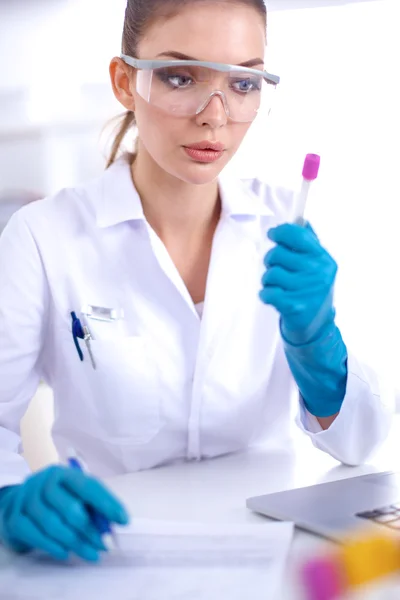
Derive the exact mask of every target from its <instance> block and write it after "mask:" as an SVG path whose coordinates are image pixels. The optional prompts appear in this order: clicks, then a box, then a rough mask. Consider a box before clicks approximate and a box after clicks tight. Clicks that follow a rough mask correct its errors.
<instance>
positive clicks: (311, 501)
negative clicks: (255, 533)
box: [246, 471, 400, 542]
mask: <svg viewBox="0 0 400 600" xmlns="http://www.w3.org/2000/svg"><path fill="white" fill-rule="evenodd" d="M246 503H247V507H248V508H249V509H250V510H252V511H254V512H256V513H259V514H262V515H265V516H267V517H271V518H273V519H278V520H281V521H292V522H294V524H295V525H296V527H298V528H300V529H305V530H306V531H311V532H312V533H316V534H318V535H321V536H323V537H325V538H328V539H329V540H332V541H335V542H340V541H342V540H343V537H344V536H346V535H348V534H349V532H353V531H356V530H357V529H360V528H364V529H365V526H366V525H367V524H368V525H370V526H371V527H374V528H380V529H381V531H382V528H384V529H385V530H386V531H387V532H389V531H390V532H391V533H394V534H396V531H397V532H398V534H399V536H400V473H394V472H392V471H387V472H384V473H374V474H370V475H361V476H358V477H352V478H350V479H342V480H340V481H332V482H329V483H320V484H318V485H313V486H310V487H305V488H299V489H294V490H289V491H285V492H278V493H275V494H267V495H266V496H256V497H254V498H249V499H248V500H247V502H246Z"/></svg>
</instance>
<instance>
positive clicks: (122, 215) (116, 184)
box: [92, 157, 273, 228]
mask: <svg viewBox="0 0 400 600" xmlns="http://www.w3.org/2000/svg"><path fill="white" fill-rule="evenodd" d="M218 181H219V187H220V192H221V200H222V213H223V215H224V216H226V217H233V218H235V219H237V220H241V219H242V218H244V219H246V218H248V217H250V218H251V217H260V216H269V215H272V214H273V211H272V210H271V209H270V208H269V207H268V206H267V205H266V204H265V203H264V202H263V199H262V198H261V197H260V195H259V194H257V191H256V190H254V188H253V187H252V186H251V182H252V180H241V179H239V180H237V179H233V178H232V176H231V175H229V176H228V175H227V174H221V175H220V177H219V180H218ZM92 199H93V203H94V209H95V214H96V222H97V225H98V227H100V228H106V227H112V226H113V225H118V224H119V223H123V222H125V221H144V220H145V216H144V213H143V207H142V203H141V200H140V197H139V194H138V192H137V190H136V188H135V186H134V184H133V181H132V177H131V171H130V167H129V164H128V162H127V160H126V159H125V158H124V157H122V158H120V159H119V160H117V161H116V162H115V163H114V164H113V165H112V166H111V167H110V168H109V169H107V171H106V172H105V173H104V174H103V175H102V177H101V178H100V179H99V180H98V186H96V188H95V190H93V193H92Z"/></svg>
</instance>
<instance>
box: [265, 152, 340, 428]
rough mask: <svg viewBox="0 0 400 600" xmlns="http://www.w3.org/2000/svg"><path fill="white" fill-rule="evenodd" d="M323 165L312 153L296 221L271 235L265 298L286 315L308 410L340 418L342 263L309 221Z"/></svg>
mask: <svg viewBox="0 0 400 600" xmlns="http://www.w3.org/2000/svg"><path fill="white" fill-rule="evenodd" d="M319 165H320V157H319V156H318V155H316V154H308V155H307V156H306V160H305V162H304V168H303V185H302V187H301V191H300V193H299V194H298V196H297V198H295V206H294V208H293V210H292V212H291V214H289V215H288V220H289V221H290V220H291V221H292V222H291V223H283V224H281V225H278V226H277V227H273V228H272V229H270V230H269V231H268V233H267V235H268V238H269V239H270V240H271V241H272V242H274V245H273V246H272V248H271V249H270V250H269V251H268V252H267V254H266V256H265V257H264V265H265V267H266V270H265V273H264V275H263V277H262V280H261V284H262V290H261V291H260V298H261V300H262V302H264V304H269V305H271V306H274V307H275V308H276V310H277V311H278V313H279V315H280V331H281V336H282V340H283V345H284V350H285V354H286V358H287V361H288V364H289V367H290V370H291V372H292V375H293V377H294V379H295V381H296V383H297V386H298V388H299V391H300V395H301V399H302V402H303V403H304V406H305V408H306V409H307V410H308V412H309V413H310V414H311V415H313V416H315V417H317V418H330V419H335V418H336V416H337V414H338V413H339V411H340V409H341V406H342V403H343V400H344V397H345V393H346V383H347V348H346V346H345V344H344V342H343V340H342V337H341V334H340V331H339V329H338V328H337V326H336V324H335V308H334V305H333V292H334V285H335V279H336V273H337V265H336V262H335V261H334V259H333V258H332V257H331V255H330V254H329V253H328V251H327V250H325V248H323V247H322V245H321V243H320V241H319V239H318V237H317V234H316V233H315V232H314V230H313V229H312V227H311V225H310V224H309V223H308V222H307V221H306V220H305V219H304V212H305V208H306V202H307V197H308V193H309V190H310V186H311V183H312V182H313V181H314V180H315V179H316V178H317V176H318V170H319ZM331 422H332V421H330V422H329V423H327V425H328V426H329V424H331ZM324 426H325V427H326V425H324Z"/></svg>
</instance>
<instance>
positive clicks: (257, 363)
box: [0, 159, 391, 486]
mask: <svg viewBox="0 0 400 600" xmlns="http://www.w3.org/2000/svg"><path fill="white" fill-rule="evenodd" d="M220 189H221V195H222V203H223V212H222V217H221V220H220V223H219V226H218V229H217V232H216V234H215V239H214V244H213V249H212V256H211V264H210V270H209V277H208V282H207V293H206V298H205V305H204V314H203V317H202V319H200V317H199V315H198V313H197V312H196V309H195V307H194V305H193V302H192V300H191V298H190V296H189V294H188V291H187V289H186V288H185V285H184V284H183V282H182V279H181V277H180V276H179V274H178V272H177V270H176V268H175V266H174V264H173V262H172V261H171V258H170V257H169V255H168V253H167V251H166V249H165V247H164V245H163V244H162V242H161V240H160V239H159V238H158V237H157V235H156V234H155V233H154V231H153V230H152V229H151V228H150V226H149V225H148V223H147V222H146V220H145V218H144V215H143V211H142V206H141V202H140V199H139V196H138V194H137V192H136V190H135V188H134V186H133V183H132V180H131V177H130V170H129V166H128V164H127V163H126V161H125V160H124V159H120V160H119V161H118V162H117V163H116V164H115V165H113V166H112V167H111V168H110V169H109V170H107V171H106V172H105V173H104V174H103V175H102V176H101V177H100V178H99V179H97V180H95V181H93V182H90V183H89V184H86V185H83V186H81V187H78V188H75V189H66V190H62V191H61V192H60V193H58V194H57V195H56V196H54V197H52V198H48V199H45V200H42V201H39V202H37V203H34V204H32V205H30V206H27V207H25V208H23V209H22V210H21V211H19V212H18V213H17V214H16V215H14V216H13V218H12V219H11V222H10V223H9V225H8V226H7V228H6V230H5V231H4V233H3V235H2V237H1V240H0V486H1V485H5V484H11V483H15V482H19V481H20V480H21V479H22V478H23V477H24V476H25V475H26V473H27V472H28V467H27V466H26V464H25V462H24V460H23V458H22V457H21V456H19V455H18V452H19V451H20V450H21V448H20V436H19V426H20V421H21V418H22V416H23V414H24V412H25V410H26V408H27V406H28V403H29V401H30V400H31V398H32V397H33V395H34V394H35V391H36V389H37V386H38V384H39V381H40V379H44V380H45V381H47V382H48V384H49V385H50V386H51V387H52V388H53V390H54V401H55V424H54V428H53V438H54V442H55V445H56V447H57V449H58V451H59V454H60V457H61V458H62V459H63V458H65V455H66V452H67V450H68V448H69V447H71V446H73V447H74V448H75V449H76V450H77V451H78V452H79V453H80V454H81V455H82V456H83V457H84V459H85V461H86V463H87V464H88V466H89V468H90V469H91V470H92V471H93V472H94V473H95V474H97V475H99V476H109V475H112V474H118V473H123V472H127V471H135V470H138V469H146V468H150V467H154V466H156V465H160V464H162V463H167V462H170V461H174V460H180V459H195V460H196V459H201V458H206V457H212V456H217V455H220V454H224V453H229V452H234V451H239V450H242V449H245V448H246V447H248V446H249V445H253V444H257V443H267V444H271V445H273V446H275V447H276V446H282V447H283V446H285V444H286V443H287V440H288V438H289V436H290V432H291V424H292V423H294V422H295V419H296V418H297V421H298V424H299V425H300V427H302V428H303V429H304V430H305V431H306V432H307V433H308V435H310V437H311V439H312V441H313V443H314V444H315V445H316V446H317V447H318V448H320V449H322V450H324V451H326V452H328V453H330V454H331V455H332V456H334V457H335V458H337V459H338V460H340V461H343V462H345V463H350V464H356V463H359V462H361V461H363V460H365V459H366V458H367V457H368V455H369V454H370V453H371V452H372V451H373V450H374V449H375V448H376V447H377V446H378V445H379V444H380V443H381V442H382V441H383V440H384V439H385V437H386V435H387V432H388V428H389V423H390V416H391V406H390V405H391V402H390V400H388V399H387V398H382V397H380V387H379V383H378V379H377V377H376V375H375V374H374V373H373V372H371V371H370V370H368V369H367V368H366V367H364V366H363V365H361V364H360V363H359V362H357V360H356V359H355V358H354V356H352V355H351V354H350V355H349V360H348V368H349V375H348V383H347V392H346V397H345V400H344V403H343V407H342V410H341V412H340V414H339V416H338V418H337V419H336V421H335V422H334V424H333V425H332V426H331V427H330V429H329V430H327V431H322V430H321V428H320V427H319V426H318V424H317V421H316V419H315V418H313V417H311V415H309V414H308V413H307V412H306V410H305V409H304V406H303V405H302V404H301V401H300V400H299V394H298V390H297V388H296V385H295V382H294V380H293V377H292V375H291V373H290V370H289V367H288V365H287V362H286V359H285V355H284V352H283V346H282V342H281V339H280V334H279V326H278V325H279V318H278V314H277V312H276V311H275V309H273V308H272V307H269V306H265V305H263V304H262V303H261V301H260V300H259V297H258V292H259V289H260V281H261V276H262V273H263V262H262V259H263V256H264V254H265V252H266V251H267V250H268V248H269V247H271V242H269V241H268V239H267V238H266V235H265V234H266V231H267V230H268V229H269V228H270V227H271V226H273V225H276V224H277V223H280V222H283V221H286V220H288V218H289V214H290V211H291V207H292V202H293V194H292V193H291V192H288V191H285V190H282V189H273V188H271V187H269V186H268V185H265V184H263V183H260V182H259V181H258V180H241V181H233V180H232V179H231V178H229V177H227V175H225V176H222V177H221V178H220ZM87 305H91V306H98V307H105V308H110V309H116V310H117V312H118V311H119V313H120V316H121V318H119V319H117V320H115V321H109V322H107V321H98V320H92V319H90V320H89V321H88V322H89V327H90V330H91V333H92V335H93V338H94V340H93V342H92V349H93V354H94V358H95V360H96V362H97V369H96V370H94V369H93V367H92V364H91V362H90V360H89V357H88V353H87V350H86V348H85V344H84V343H83V341H81V347H82V349H83V352H84V355H85V356H84V361H83V362H81V361H80V359H79V356H78V353H77V351H76V348H75V346H74V343H73V338H72V334H71V317H70V313H71V311H75V312H76V313H77V315H78V316H79V317H80V316H81V311H82V309H83V307H85V306H87ZM122 314H123V318H122Z"/></svg>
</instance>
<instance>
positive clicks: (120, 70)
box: [110, 57, 136, 111]
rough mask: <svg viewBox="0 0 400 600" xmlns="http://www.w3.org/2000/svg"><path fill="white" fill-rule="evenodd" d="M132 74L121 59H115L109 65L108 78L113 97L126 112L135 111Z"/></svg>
mask: <svg viewBox="0 0 400 600" xmlns="http://www.w3.org/2000/svg"><path fill="white" fill-rule="evenodd" d="M135 76H136V73H134V71H133V69H132V67H129V65H127V64H126V63H124V61H123V60H122V59H121V58H118V57H115V58H113V59H112V61H111V63H110V78H111V84H112V89H113V92H114V96H115V97H116V99H117V100H118V102H120V103H121V104H122V106H124V107H125V108H126V109H127V110H131V111H134V110H135V97H134V93H133V89H134V77H135Z"/></svg>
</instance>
